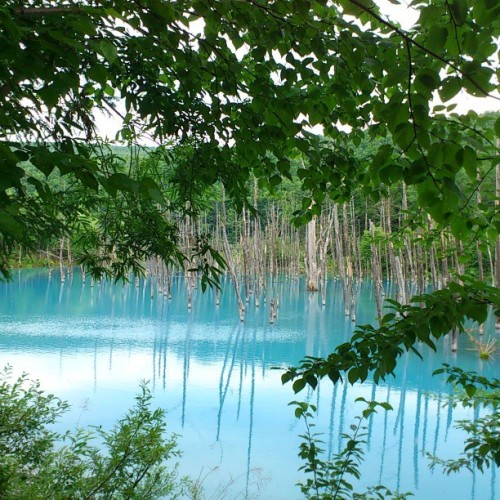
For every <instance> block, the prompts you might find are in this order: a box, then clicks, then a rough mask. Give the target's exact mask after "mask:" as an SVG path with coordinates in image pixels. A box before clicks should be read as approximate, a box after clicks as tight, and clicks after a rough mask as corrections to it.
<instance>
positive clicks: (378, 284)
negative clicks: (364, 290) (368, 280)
mask: <svg viewBox="0 0 500 500" xmlns="http://www.w3.org/2000/svg"><path fill="white" fill-rule="evenodd" d="M369 223H370V234H371V237H372V241H371V243H370V248H371V251H372V266H373V289H374V291H375V301H376V305H377V318H378V320H379V322H380V320H381V319H382V293H381V291H382V270H381V269H380V264H379V262H380V261H379V256H378V248H377V245H376V244H375V241H374V236H375V225H374V224H373V222H372V221H369Z"/></svg>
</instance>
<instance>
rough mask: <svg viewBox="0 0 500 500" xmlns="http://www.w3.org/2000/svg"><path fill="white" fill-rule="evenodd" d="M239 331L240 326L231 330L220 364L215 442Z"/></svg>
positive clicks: (231, 371)
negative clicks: (225, 377)
mask: <svg viewBox="0 0 500 500" xmlns="http://www.w3.org/2000/svg"><path fill="white" fill-rule="evenodd" d="M236 329H237V330H238V333H237V335H236V339H235V341H234V346H233V349H232V356H231V362H230V365H229V369H228V373H227V379H226V381H225V384H224V373H225V371H226V367H227V365H228V362H229V352H230V347H231V344H232V339H233V336H234V332H235V330H236ZM241 331H242V328H241V326H240V325H236V326H235V327H234V328H233V329H232V330H231V333H230V335H229V339H228V341H227V348H226V354H225V356H224V362H223V364H222V370H221V374H220V379H219V411H218V413H217V434H216V437H215V440H216V441H219V436H220V427H221V420H222V409H223V407H224V401H225V399H226V395H227V391H228V388H229V384H230V382H231V376H232V374H233V368H234V364H235V362H236V350H237V347H238V344H239V339H240V334H241Z"/></svg>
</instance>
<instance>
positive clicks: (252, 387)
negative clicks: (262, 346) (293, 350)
mask: <svg viewBox="0 0 500 500" xmlns="http://www.w3.org/2000/svg"><path fill="white" fill-rule="evenodd" d="M256 346H257V330H256V329H255V328H254V330H253V338H252V356H251V360H252V363H251V365H252V378H251V384H250V425H249V429H248V452H247V479H246V484H245V498H248V490H249V486H250V457H251V453H252V435H253V405H254V399H255V355H256V350H257V349H256Z"/></svg>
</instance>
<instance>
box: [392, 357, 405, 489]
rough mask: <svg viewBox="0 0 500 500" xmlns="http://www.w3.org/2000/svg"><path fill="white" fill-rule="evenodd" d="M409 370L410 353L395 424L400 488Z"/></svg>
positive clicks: (398, 485)
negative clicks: (397, 437) (397, 434)
mask: <svg viewBox="0 0 500 500" xmlns="http://www.w3.org/2000/svg"><path fill="white" fill-rule="evenodd" d="M407 371H408V353H407V354H406V356H405V368H404V371H403V383H402V384H401V392H400V394H399V408H398V416H397V417H396V423H395V425H394V433H396V430H397V428H398V426H399V439H398V473H397V486H396V489H397V490H399V488H400V485H401V461H402V458H403V440H404V424H405V404H406V373H407Z"/></svg>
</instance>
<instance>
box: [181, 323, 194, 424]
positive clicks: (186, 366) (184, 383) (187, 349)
mask: <svg viewBox="0 0 500 500" xmlns="http://www.w3.org/2000/svg"><path fill="white" fill-rule="evenodd" d="M191 327H192V325H191V316H190V317H189V322H188V326H187V329H186V340H185V342H184V364H183V370H182V416H181V425H182V427H184V422H185V420H186V395H187V381H188V377H189V363H190V358H191Z"/></svg>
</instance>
